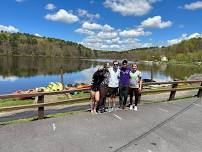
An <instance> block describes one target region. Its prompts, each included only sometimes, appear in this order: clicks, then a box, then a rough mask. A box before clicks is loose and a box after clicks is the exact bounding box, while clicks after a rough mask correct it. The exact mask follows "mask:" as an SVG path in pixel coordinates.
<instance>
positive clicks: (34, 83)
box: [0, 56, 202, 94]
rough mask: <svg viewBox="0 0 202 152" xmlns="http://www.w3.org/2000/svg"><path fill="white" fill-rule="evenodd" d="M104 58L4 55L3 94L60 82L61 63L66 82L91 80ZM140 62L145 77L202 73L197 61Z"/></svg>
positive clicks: (167, 78) (0, 58)
mask: <svg viewBox="0 0 202 152" xmlns="http://www.w3.org/2000/svg"><path fill="white" fill-rule="evenodd" d="M108 61H110V60H108ZM111 61H112V60H111ZM103 62H106V60H83V59H61V58H44V57H5V56H0V94H7V93H12V92H15V91H16V90H27V89H32V88H36V87H43V86H47V85H48V83H49V82H60V81H61V76H60V67H62V68H63V71H64V83H65V85H66V84H75V83H87V84H90V83H91V79H92V74H93V73H94V72H95V71H96V70H97V68H98V67H99V66H100V65H102V64H103ZM138 65H139V69H140V71H142V77H143V79H151V74H152V77H153V79H154V80H155V81H171V80H174V79H181V80H184V79H187V78H188V77H190V76H191V75H192V74H195V73H202V67H200V66H195V65H193V66H191V65H174V64H166V63H165V64H162V63H161V64H159V63H156V62H154V63H152V62H144V63H138Z"/></svg>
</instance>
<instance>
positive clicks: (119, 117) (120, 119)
mask: <svg viewBox="0 0 202 152" xmlns="http://www.w3.org/2000/svg"><path fill="white" fill-rule="evenodd" d="M114 116H115V117H116V118H118V119H119V120H121V119H122V118H121V117H119V116H118V115H116V114H114Z"/></svg>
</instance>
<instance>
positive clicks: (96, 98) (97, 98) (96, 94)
mask: <svg viewBox="0 0 202 152" xmlns="http://www.w3.org/2000/svg"><path fill="white" fill-rule="evenodd" d="M99 100H100V92H99V91H96V92H95V103H94V107H93V111H94V113H97V111H96V109H97V105H98V102H99Z"/></svg>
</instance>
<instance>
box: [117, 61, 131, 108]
mask: <svg viewBox="0 0 202 152" xmlns="http://www.w3.org/2000/svg"><path fill="white" fill-rule="evenodd" d="M129 82H130V68H129V67H128V61H127V60H123V61H122V67H121V68H120V78H119V105H120V108H121V109H125V107H126V102H127V98H128V88H129Z"/></svg>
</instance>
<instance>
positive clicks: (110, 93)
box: [108, 87, 118, 97]
mask: <svg viewBox="0 0 202 152" xmlns="http://www.w3.org/2000/svg"><path fill="white" fill-rule="evenodd" d="M117 95H118V87H117V88H112V87H108V96H109V97H111V96H117Z"/></svg>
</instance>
